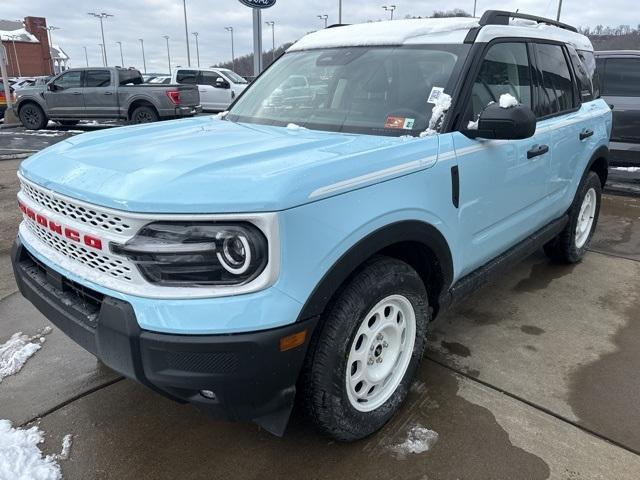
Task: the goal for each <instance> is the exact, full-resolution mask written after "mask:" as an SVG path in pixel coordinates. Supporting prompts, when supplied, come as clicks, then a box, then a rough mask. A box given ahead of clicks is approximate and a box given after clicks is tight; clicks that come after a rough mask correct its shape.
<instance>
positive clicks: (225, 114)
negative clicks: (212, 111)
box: [214, 110, 229, 120]
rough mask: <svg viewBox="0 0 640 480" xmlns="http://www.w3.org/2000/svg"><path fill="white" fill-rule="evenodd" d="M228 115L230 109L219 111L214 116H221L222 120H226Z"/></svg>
mask: <svg viewBox="0 0 640 480" xmlns="http://www.w3.org/2000/svg"><path fill="white" fill-rule="evenodd" d="M227 115H229V110H225V111H224V112H220V113H218V114H217V115H216V116H215V117H214V118H219V119H220V120H224V119H225V118H226V117H227Z"/></svg>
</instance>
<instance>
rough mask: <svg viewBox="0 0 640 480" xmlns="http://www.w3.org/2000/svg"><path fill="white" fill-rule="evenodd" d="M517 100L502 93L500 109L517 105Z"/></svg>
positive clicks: (508, 94)
mask: <svg viewBox="0 0 640 480" xmlns="http://www.w3.org/2000/svg"><path fill="white" fill-rule="evenodd" d="M519 103H520V102H518V99H517V98H516V97H514V96H513V95H511V94H510V93H503V94H502V95H500V108H511V107H515V106H516V105H518V104H519Z"/></svg>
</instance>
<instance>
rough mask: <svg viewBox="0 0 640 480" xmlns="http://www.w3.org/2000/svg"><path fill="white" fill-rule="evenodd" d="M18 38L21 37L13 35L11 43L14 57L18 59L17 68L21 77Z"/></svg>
mask: <svg viewBox="0 0 640 480" xmlns="http://www.w3.org/2000/svg"><path fill="white" fill-rule="evenodd" d="M16 38H20V36H19V35H11V41H12V43H13V56H14V57H16V66H17V67H18V76H19V77H21V76H22V73H20V60H18V51H17V50H16Z"/></svg>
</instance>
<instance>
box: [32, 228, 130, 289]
mask: <svg viewBox="0 0 640 480" xmlns="http://www.w3.org/2000/svg"><path fill="white" fill-rule="evenodd" d="M25 223H26V225H27V227H28V228H29V230H30V231H31V233H33V234H34V235H35V236H36V237H38V238H39V239H40V240H41V241H43V242H44V243H46V244H47V245H48V246H49V247H51V248H53V249H54V250H56V251H57V252H60V253H61V254H63V255H64V256H66V257H69V258H72V259H73V260H75V261H77V262H80V263H81V264H83V265H85V266H87V267H90V268H94V269H96V270H99V271H100V272H102V273H106V274H109V275H111V276H112V277H114V278H117V279H119V280H126V281H129V282H130V281H132V269H131V267H130V266H128V265H127V264H125V263H124V261H122V260H120V259H118V258H115V257H110V256H106V255H104V254H102V253H100V252H98V251H93V250H89V249H87V248H84V247H83V246H82V245H80V244H78V243H74V242H71V241H68V240H65V239H64V238H62V237H59V236H58V235H56V234H54V233H52V232H50V231H49V230H47V229H46V228H44V227H42V226H41V225H39V224H38V223H36V222H34V221H33V220H32V219H31V218H29V217H25Z"/></svg>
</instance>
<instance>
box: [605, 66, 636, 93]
mask: <svg viewBox="0 0 640 480" xmlns="http://www.w3.org/2000/svg"><path fill="white" fill-rule="evenodd" d="M604 75H605V78H604V89H603V93H604V94H605V95H616V96H619V97H640V60H638V59H635V58H608V59H607V60H606V62H605V74H604Z"/></svg>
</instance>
